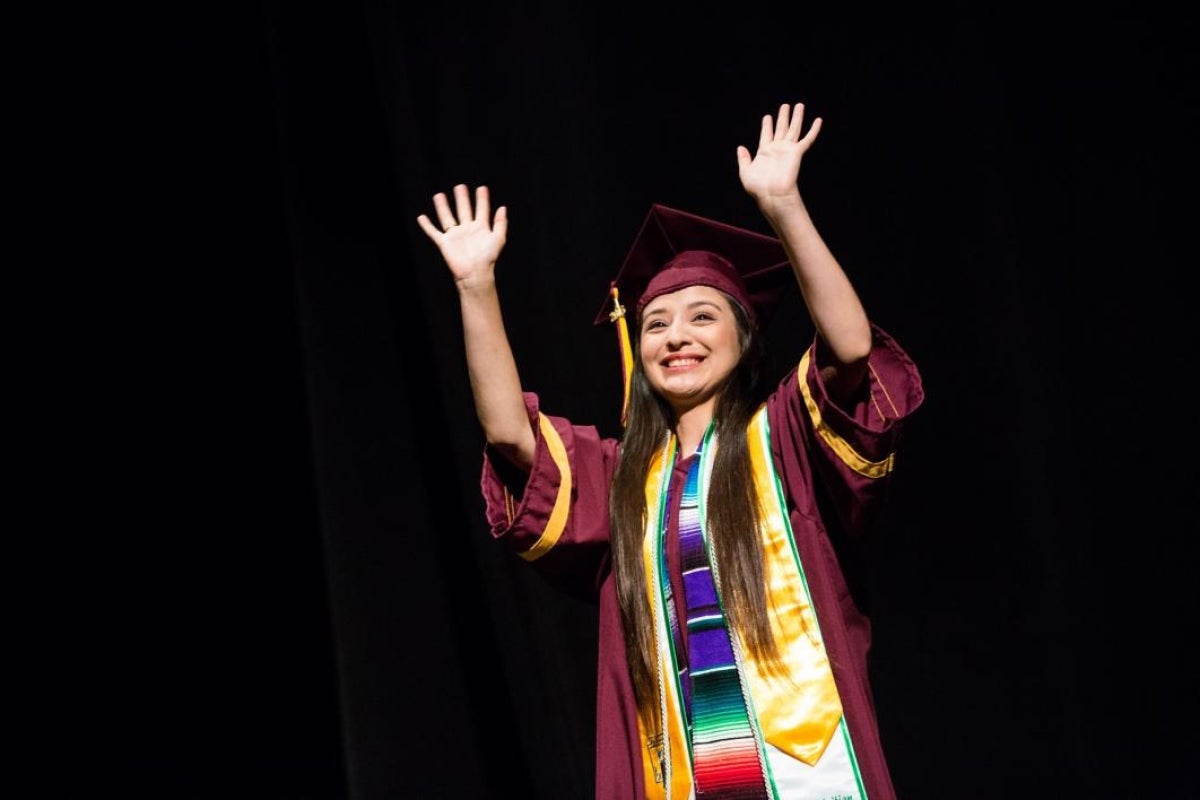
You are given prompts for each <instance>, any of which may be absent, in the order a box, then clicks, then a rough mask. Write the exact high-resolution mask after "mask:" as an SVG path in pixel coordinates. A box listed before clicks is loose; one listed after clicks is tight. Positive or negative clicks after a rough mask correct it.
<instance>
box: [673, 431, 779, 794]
mask: <svg viewBox="0 0 1200 800" xmlns="http://www.w3.org/2000/svg"><path fill="white" fill-rule="evenodd" d="M700 462H701V457H700V456H699V455H698V456H697V457H695V458H693V459H692V464H691V467H690V469H689V471H688V475H687V480H686V482H685V484H684V490H683V496H682V498H681V500H680V508H679V545H680V551H681V552H680V562H681V563H680V566H681V567H682V572H683V586H684V599H685V600H686V608H687V612H686V613H687V621H686V624H687V631H688V658H687V662H688V663H689V664H690V672H691V681H690V682H689V681H688V680H687V676H686V675H684V674H682V671H683V670H684V669H687V667H685V666H683V665H681V674H680V684H681V685H682V686H683V687H685V689H684V707H685V708H686V709H688V721H689V724H690V728H691V736H692V775H693V779H694V781H695V789H696V798H697V800H716V799H717V798H720V800H742V799H743V798H746V799H747V800H749V798H767V797H769V793H768V791H767V788H766V778H765V777H764V774H763V763H762V754H761V753H760V752H759V745H758V737H757V736H756V734H755V730H754V728H753V727H752V725H751V722H750V716H749V712H748V710H747V706H746V698H745V695H744V693H743V687H742V681H741V678H740V676H739V674H738V666H737V661H736V659H735V657H734V652H733V643H732V642H731V641H730V636H729V629H728V628H727V627H726V624H725V615H724V613H723V612H722V610H721V602H720V599H719V598H718V596H717V588H716V584H715V583H714V581H713V575H712V571H711V569H710V568H709V559H708V553H707V552H706V548H705V541H704V534H703V531H702V530H701V523H700V500H699V491H698V487H699V484H700V480H699V478H700ZM689 683H690V684H691V691H690V692H689V691H688V690H687V688H686V687H687V686H688V684H689ZM689 695H690V697H689ZM689 701H690V702H689Z"/></svg>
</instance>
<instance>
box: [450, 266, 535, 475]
mask: <svg viewBox="0 0 1200 800" xmlns="http://www.w3.org/2000/svg"><path fill="white" fill-rule="evenodd" d="M458 289H459V304H460V307H461V310H462V323H463V340H464V345H465V349H466V356H467V372H468V374H469V376H470V380H471V392H472V394H473V396H474V399H475V413H476V415H477V416H478V417H479V423H480V425H481V426H482V427H483V433H484V436H485V437H487V441H488V443H489V444H490V445H492V446H493V447H495V448H496V449H497V450H498V451H499V452H500V453H502V454H503V455H504V456H505V458H507V459H508V460H509V461H511V462H512V463H513V464H515V465H516V466H518V467H520V468H521V469H523V470H526V471H528V470H529V467H530V465H531V464H532V463H533V454H534V448H535V445H536V440H535V438H534V434H533V430H532V428H531V427H530V425H529V417H528V415H527V413H526V411H525V401H524V397H523V395H522V391H521V380H520V377H519V375H518V373H517V364H516V360H515V359H514V358H513V353H512V348H511V347H510V345H509V342H508V335H507V334H506V333H505V330H504V319H503V316H502V314H501V311H500V300H499V297H498V295H497V293H496V286H495V283H494V282H485V283H482V284H477V285H473V286H469V287H464V286H461V285H460V286H459V287H458Z"/></svg>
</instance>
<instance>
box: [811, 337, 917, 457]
mask: <svg viewBox="0 0 1200 800" xmlns="http://www.w3.org/2000/svg"><path fill="white" fill-rule="evenodd" d="M811 357H812V348H811V347H810V348H809V349H808V350H805V351H804V357H803V358H801V359H800V368H799V369H798V370H797V371H796V380H797V381H799V383H800V394H801V395H803V396H804V407H805V408H807V409H808V416H809V418H811V419H812V424H813V428H814V429H815V430H816V432H817V433H818V434H819V435H820V437H821V438H822V439H824V440H825V444H827V445H829V447H830V449H831V450H833V452H835V453H837V456H838V458H840V459H841V460H842V463H844V464H845V465H846V466H847V467H849V468H850V469H852V470H854V471H855V472H857V473H858V474H859V475H863V476H865V477H867V478H882V477H883V476H884V475H887V474H888V473H889V472H891V471H892V463H893V461H894V454H892V453H889V454H888V457H887V458H885V459H884V460H883V461H869V460H867V459H866V458H863V457H862V456H861V455H859V454H858V453H857V452H856V451H855V449H854V448H853V447H851V446H850V443H849V442H847V441H846V440H845V439H843V438H842V437H841V436H839V435H838V434H837V432H836V431H834V430H833V429H832V428H830V427H829V424H828V423H827V422H825V420H824V419H822V418H821V411H820V409H818V408H817V401H816V400H815V399H814V398H813V396H812V392H811V391H810V390H809V387H808V380H807V378H808V363H809V360H810V359H811Z"/></svg>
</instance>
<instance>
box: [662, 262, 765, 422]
mask: <svg viewBox="0 0 1200 800" xmlns="http://www.w3.org/2000/svg"><path fill="white" fill-rule="evenodd" d="M638 349H639V351H640V355H641V362H642V370H643V371H644V372H645V374H646V379H647V381H648V382H649V383H650V386H651V387H652V388H653V389H654V390H655V391H656V392H658V393H659V394H660V395H662V396H663V398H664V399H666V401H667V402H668V403H669V404H670V405H671V407H672V408H673V409H674V410H675V413H676V414H677V415H678V414H682V413H683V412H685V411H688V410H691V409H693V408H696V407H697V406H701V405H704V404H708V405H709V406H710V407H712V406H713V405H714V404H715V400H716V397H717V392H718V390H719V389H720V388H721V385H722V384H723V383H724V381H725V379H726V378H727V377H728V376H729V373H730V372H732V371H733V368H734V367H735V366H736V365H737V363H738V359H739V358H741V355H742V345H741V336H740V334H739V332H738V323H737V318H736V317H735V315H734V311H733V308H732V307H731V306H730V303H729V300H728V298H727V297H726V296H725V295H724V294H723V293H721V292H719V291H717V290H716V289H714V288H712V287H711V286H688V287H686V288H684V289H680V290H679V291H676V292H671V293H669V294H664V295H660V296H658V297H656V298H654V299H653V300H651V301H650V302H649V303H648V304H647V305H646V308H645V310H644V311H643V312H642V321H641V331H640V334H639V345H638Z"/></svg>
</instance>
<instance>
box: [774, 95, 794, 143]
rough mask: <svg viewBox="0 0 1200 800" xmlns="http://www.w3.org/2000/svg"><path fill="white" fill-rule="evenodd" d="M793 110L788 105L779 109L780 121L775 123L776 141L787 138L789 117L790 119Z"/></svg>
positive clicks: (785, 104)
mask: <svg viewBox="0 0 1200 800" xmlns="http://www.w3.org/2000/svg"><path fill="white" fill-rule="evenodd" d="M791 110H792V109H791V107H790V106H788V104H787V103H784V104H783V105H781V106H780V107H779V119H778V121H776V123H775V138H776V139H782V138H783V137H785V136H787V131H788V117H789V114H790V112H791Z"/></svg>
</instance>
